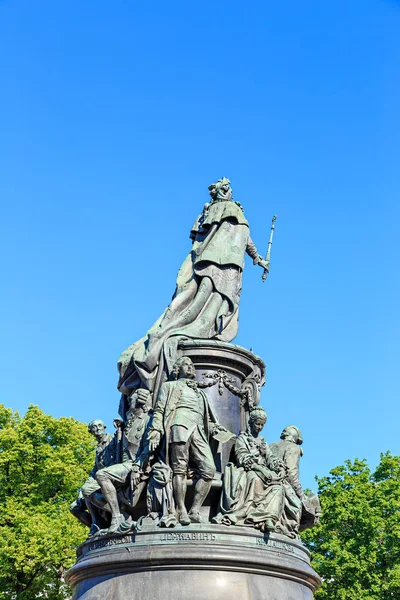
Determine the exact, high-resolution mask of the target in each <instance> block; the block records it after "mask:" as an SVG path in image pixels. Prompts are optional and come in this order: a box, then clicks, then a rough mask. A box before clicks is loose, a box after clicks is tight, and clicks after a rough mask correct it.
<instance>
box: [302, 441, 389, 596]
mask: <svg viewBox="0 0 400 600" xmlns="http://www.w3.org/2000/svg"><path fill="white" fill-rule="evenodd" d="M317 481H318V485H319V492H320V499H321V505H322V511H323V516H322V518H321V523H320V525H319V527H316V528H314V529H310V530H308V531H305V532H304V534H302V539H303V541H304V542H305V543H306V545H307V546H308V548H309V550H310V551H311V553H312V562H313V567H314V568H315V570H316V571H317V572H318V573H319V575H320V576H321V577H322V579H323V585H322V588H321V590H320V591H319V592H318V593H317V594H316V600H317V599H318V600H356V599H357V600H395V599H396V600H397V599H399V598H400V457H399V456H392V455H391V454H390V453H389V452H387V453H386V454H382V455H381V459H380V463H379V465H378V467H377V469H376V470H375V472H373V473H371V471H370V469H369V468H368V465H367V463H366V462H365V461H360V460H355V461H354V462H351V461H346V463H345V465H344V466H341V467H337V468H336V469H333V470H332V471H330V475H329V476H328V477H322V478H317Z"/></svg>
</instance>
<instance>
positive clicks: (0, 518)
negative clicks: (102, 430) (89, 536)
mask: <svg viewBox="0 0 400 600" xmlns="http://www.w3.org/2000/svg"><path fill="white" fill-rule="evenodd" d="M93 450H94V440H93V438H92V437H91V436H90V435H89V434H88V432H87V427H86V425H84V424H82V423H79V422H78V421H75V420H74V419H72V418H64V417H63V418H61V419H55V418H54V417H52V416H50V415H46V414H44V413H43V412H42V411H41V410H40V409H39V408H38V407H37V406H30V407H29V409H28V411H27V412H26V414H25V416H24V417H23V418H21V417H20V416H19V414H18V413H16V412H14V413H13V411H12V410H10V409H8V408H6V407H4V406H3V405H0V598H2V599H10V600H11V599H14V598H17V599H18V600H33V599H34V598H37V597H39V596H40V597H43V598H44V599H48V600H61V599H63V598H67V597H69V596H70V590H69V588H68V587H67V586H66V584H65V583H64V581H63V575H64V572H65V571H66V570H67V569H68V568H69V567H70V566H71V565H72V564H73V562H74V560H75V549H76V546H77V545H79V544H80V543H81V542H82V541H83V539H84V538H85V535H86V532H85V529H84V527H83V526H82V525H80V523H79V522H78V521H77V520H76V519H75V518H74V517H72V515H70V513H69V505H70V503H71V502H72V501H73V500H74V499H75V498H76V495H77V491H78V489H79V487H80V486H81V485H82V483H83V482H84V481H85V479H86V478H87V474H88V473H89V472H90V470H91V468H92V466H93V461H94V455H93Z"/></svg>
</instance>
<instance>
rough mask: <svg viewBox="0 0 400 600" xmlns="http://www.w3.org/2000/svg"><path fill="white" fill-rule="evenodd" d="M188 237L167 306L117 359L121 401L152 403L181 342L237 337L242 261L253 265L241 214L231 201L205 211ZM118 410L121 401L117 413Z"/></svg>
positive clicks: (255, 255)
mask: <svg viewBox="0 0 400 600" xmlns="http://www.w3.org/2000/svg"><path fill="white" fill-rule="evenodd" d="M190 237H191V239H192V240H193V246H192V249H191V251H190V252H189V254H188V256H187V257H186V259H185V260H184V262H183V264H182V266H181V268H180V269H179V272H178V276H177V280H176V289H175V293H174V296H173V298H172V301H171V303H170V305H169V306H168V307H167V308H166V310H165V311H164V312H163V313H162V315H161V316H160V317H159V319H158V320H157V321H156V322H155V324H154V325H153V326H152V327H151V329H149V330H148V332H147V333H146V335H145V336H144V337H143V338H141V339H140V340H138V341H137V342H135V343H134V344H132V345H131V346H129V347H128V348H127V349H126V350H125V351H124V352H123V353H122V354H121V356H120V358H119V362H118V370H119V375H120V377H119V383H118V389H119V390H120V391H121V392H122V394H123V395H126V396H127V395H129V394H130V393H131V392H132V391H133V390H135V389H137V388H138V387H142V388H146V389H148V390H150V391H151V392H153V402H155V400H156V398H157V395H158V391H159V389H160V386H161V384H162V383H163V381H165V380H166V379H167V377H168V375H169V374H170V372H171V369H172V366H173V364H174V363H175V361H176V359H177V358H178V344H179V342H180V341H181V340H182V339H188V338H196V339H205V340H210V339H218V340H223V341H226V342H231V341H232V340H233V339H234V337H235V336H236V334H237V330H238V315H239V299H240V292H241V288H242V271H243V268H244V255H245V253H246V252H247V253H248V254H249V255H250V256H252V258H253V259H254V262H256V261H257V260H258V253H257V250H256V248H255V246H254V244H253V243H252V241H251V239H250V232H249V224H248V222H247V220H246V218H245V216H244V213H243V209H242V208H241V207H240V205H238V204H236V202H234V201H232V200H224V201H214V202H212V203H211V204H210V205H208V206H207V205H206V207H205V209H204V211H203V213H202V214H201V215H199V217H198V218H197V220H196V222H195V224H194V226H193V228H192V230H191V234H190ZM124 406H125V402H124V400H122V403H121V407H120V413H124V412H125V409H124ZM122 416H124V415H122Z"/></svg>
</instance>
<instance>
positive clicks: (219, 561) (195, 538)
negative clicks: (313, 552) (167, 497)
mask: <svg viewBox="0 0 400 600" xmlns="http://www.w3.org/2000/svg"><path fill="white" fill-rule="evenodd" d="M67 580H68V582H69V583H70V585H72V587H73V589H74V593H73V600H126V599H128V598H132V599H133V598H134V599H135V600H187V599H190V600H311V599H312V598H313V593H314V591H315V590H316V589H318V587H319V586H320V579H319V577H318V575H317V574H316V573H315V571H313V569H312V568H311V567H310V557H309V553H308V551H307V550H306V548H305V547H304V546H303V545H302V544H301V542H299V541H293V540H290V539H288V538H286V537H284V536H280V535H274V534H271V535H269V536H268V535H265V536H263V535H262V534H260V533H258V532H256V531H255V530H253V529H247V528H243V527H233V526H232V527H224V526H217V525H210V524H201V525H193V524H192V525H190V526H188V527H181V526H179V527H177V528H175V529H158V528H157V529H154V530H152V531H151V530H147V531H138V532H135V533H133V534H132V535H129V536H123V537H121V536H115V535H114V536H110V537H107V538H104V539H98V540H96V541H88V542H85V543H84V544H82V545H81V546H80V547H79V549H78V560H77V563H76V564H75V565H74V567H72V569H71V570H70V571H69V572H68V575H67Z"/></svg>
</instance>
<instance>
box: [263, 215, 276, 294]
mask: <svg viewBox="0 0 400 600" xmlns="http://www.w3.org/2000/svg"><path fill="white" fill-rule="evenodd" d="M275 221H276V215H274V216H273V217H272V225H271V233H270V236H269V242H268V248H267V254H266V255H265V262H266V263H268V266H269V263H270V258H271V246H272V238H273V237H274V231H275ZM267 275H268V270H267V269H264V273H263V274H262V278H261V279H262V280H263V283H264V281H265V280H266V279H267Z"/></svg>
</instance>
